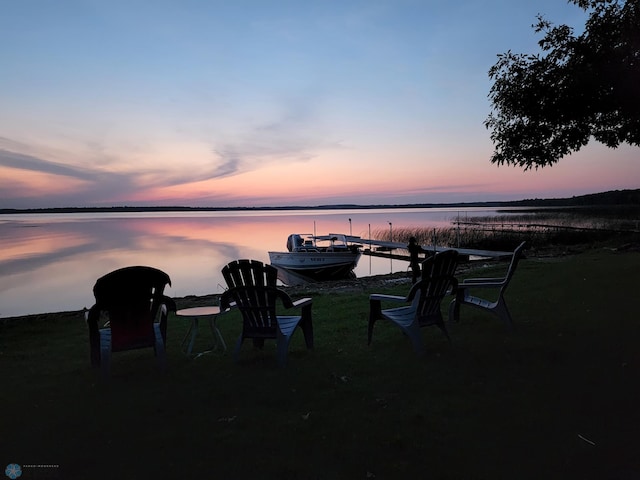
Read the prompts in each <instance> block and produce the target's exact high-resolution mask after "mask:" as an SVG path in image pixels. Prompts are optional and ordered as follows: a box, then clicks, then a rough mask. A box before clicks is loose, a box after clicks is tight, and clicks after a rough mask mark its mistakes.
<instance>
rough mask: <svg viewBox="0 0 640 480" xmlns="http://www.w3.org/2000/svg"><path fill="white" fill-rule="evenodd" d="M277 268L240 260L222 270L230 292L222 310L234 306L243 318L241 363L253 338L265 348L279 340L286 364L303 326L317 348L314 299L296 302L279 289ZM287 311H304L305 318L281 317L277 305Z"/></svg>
mask: <svg viewBox="0 0 640 480" xmlns="http://www.w3.org/2000/svg"><path fill="white" fill-rule="evenodd" d="M277 272H278V271H277V269H276V268H275V267H273V266H272V265H268V264H264V263H262V262H259V261H257V260H247V259H241V260H236V261H233V262H231V263H229V264H228V265H226V266H225V267H224V268H223V269H222V275H223V277H224V279H225V281H226V283H227V286H228V290H227V291H225V292H224V293H223V295H222V297H221V299H220V307H221V308H222V309H227V308H230V307H231V306H234V307H235V308H237V309H238V310H239V311H240V313H241V315H242V333H241V335H240V338H239V339H238V342H237V344H236V348H235V350H234V359H235V360H236V361H237V360H238V356H239V352H240V347H241V346H242V343H243V341H244V339H246V338H250V339H253V343H254V346H256V347H258V348H262V347H263V346H264V340H266V339H275V340H276V342H277V348H278V353H277V355H278V363H279V364H280V365H281V366H284V365H285V364H286V359H287V352H288V348H289V347H288V346H289V342H290V341H291V336H292V335H293V332H294V331H295V329H296V328H297V327H298V326H300V327H301V328H302V330H303V333H304V336H305V341H306V344H307V348H309V349H311V348H313V327H312V318H311V305H312V299H311V298H304V299H301V300H298V301H296V302H293V301H292V300H291V297H289V295H288V294H287V293H286V292H285V291H284V290H281V289H279V288H278V287H277V286H276V280H277ZM278 302H281V303H282V306H283V307H284V308H287V309H290V308H294V307H299V308H301V310H302V312H301V315H278V314H277V305H278Z"/></svg>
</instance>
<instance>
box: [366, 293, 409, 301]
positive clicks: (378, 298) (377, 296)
mask: <svg viewBox="0 0 640 480" xmlns="http://www.w3.org/2000/svg"><path fill="white" fill-rule="evenodd" d="M387 300H388V301H390V302H407V297H400V296H398V295H385V294H382V293H372V294H371V295H369V301H374V302H375V301H377V302H380V301H387Z"/></svg>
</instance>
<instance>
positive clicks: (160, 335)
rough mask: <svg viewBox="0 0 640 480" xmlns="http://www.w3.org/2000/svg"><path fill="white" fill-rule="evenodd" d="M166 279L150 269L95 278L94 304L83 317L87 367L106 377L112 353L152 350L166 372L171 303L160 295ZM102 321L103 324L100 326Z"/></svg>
mask: <svg viewBox="0 0 640 480" xmlns="http://www.w3.org/2000/svg"><path fill="white" fill-rule="evenodd" d="M166 285H171V279H170V278H169V276H168V275H167V274H166V273H164V272H163V271H161V270H158V269H155V268H152V267H141V266H135V267H125V268H121V269H119V270H115V271H113V272H111V273H108V274H107V275H105V276H103V277H101V278H99V279H98V280H97V281H96V284H95V286H94V287H93V294H94V296H95V299H96V303H95V304H94V305H93V306H92V307H91V309H90V310H89V311H88V312H87V313H86V320H87V325H88V327H89V344H90V348H91V365H92V366H93V367H100V369H101V371H102V374H103V375H105V376H107V375H109V372H110V367H111V354H112V352H121V351H125V350H133V349H138V348H147V347H153V349H154V352H155V355H156V357H157V359H158V365H159V367H160V369H161V370H163V371H164V370H166V364H167V359H166V351H165V345H166V339H167V314H168V312H169V311H174V312H175V310H176V305H175V302H174V301H173V300H172V299H171V298H169V297H167V296H165V295H164V288H165V286H166ZM105 319H106V323H104V324H103V325H102V326H100V323H101V322H102V321H104V320H105Z"/></svg>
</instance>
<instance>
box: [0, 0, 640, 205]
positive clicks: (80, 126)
mask: <svg viewBox="0 0 640 480" xmlns="http://www.w3.org/2000/svg"><path fill="white" fill-rule="evenodd" d="M538 13H540V14H543V15H545V17H546V18H547V19H549V20H551V21H552V22H554V23H566V24H569V25H572V26H575V27H576V28H577V29H578V30H579V29H580V28H581V27H582V26H583V25H584V20H585V14H584V12H583V11H582V10H580V9H579V8H578V7H576V6H575V5H573V4H569V3H567V2H566V1H565V0H538V1H535V2H533V1H531V0H484V1H479V0H474V1H459V2H451V1H449V0H336V1H334V0H295V1H288V0H280V1H276V0H234V1H216V0H179V1H178V0H171V1H169V0H153V1H152V0H126V1H125V0H75V1H71V0H57V1H52V0H16V1H6V0H5V1H3V2H2V11H1V14H0V65H1V71H2V74H1V75H0V87H1V88H0V207H2V208H34V207H64V206H113V205H185V206H211V207H229V206H231V207H232V206H282V205H322V204H337V203H353V204H361V205H366V204H405V203H444V202H468V201H484V200H514V199H523V198H551V197H565V196H574V195H582V194H587V193H596V192H601V191H607V190H617V189H625V188H638V187H640V181H639V180H640V161H639V160H640V149H638V148H637V147H635V148H634V147H629V146H624V147H621V148H619V149H617V150H610V149H607V148H606V147H603V146H601V145H599V144H596V143H592V144H590V145H589V146H588V147H587V148H584V149H583V150H582V151H580V152H578V153H577V154H574V155H571V156H569V157H566V158H564V159H562V160H561V161H560V163H558V164H557V165H556V166H554V167H552V168H545V169H542V170H537V171H536V170H531V171H527V172H524V171H523V170H522V169H519V168H515V167H506V166H502V167H498V166H495V165H493V164H491V163H490V161H489V158H490V155H491V153H492V144H491V140H490V138H489V135H490V132H489V131H488V130H486V128H485V127H484V125H483V121H484V120H485V119H486V117H487V115H488V113H489V108H490V105H489V100H488V97H487V95H488V93H489V89H490V80H489V78H488V76H487V71H488V70H489V68H490V67H491V66H492V65H493V64H494V63H495V62H496V59H497V57H496V56H497V54H499V53H503V52H506V51H507V50H512V51H514V52H522V53H533V52H536V51H537V41H538V40H539V39H540V36H539V35H536V34H535V32H534V31H533V29H532V28H531V25H532V24H533V23H535V21H536V15H537V14H538Z"/></svg>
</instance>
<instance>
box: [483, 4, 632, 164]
mask: <svg viewBox="0 0 640 480" xmlns="http://www.w3.org/2000/svg"><path fill="white" fill-rule="evenodd" d="M569 1H570V2H571V3H574V4H576V5H577V6H578V7H580V8H582V9H583V10H585V12H587V13H588V20H587V22H586V24H585V28H584V31H583V33H581V34H580V35H575V34H574V30H573V29H572V28H571V27H568V26H567V25H559V26H554V25H553V24H552V23H551V22H549V21H547V20H545V19H544V18H543V17H542V16H538V18H537V20H538V21H537V23H536V24H535V25H533V27H534V29H535V31H536V33H542V34H543V35H544V36H543V38H542V39H541V40H540V41H539V42H538V44H539V45H540V48H541V50H542V53H538V54H516V53H513V52H511V51H508V52H506V53H503V54H500V55H498V61H497V62H496V64H495V65H493V66H492V67H491V69H490V70H489V77H490V78H491V80H492V81H493V85H492V87H491V90H490V93H489V99H490V100H491V104H492V111H491V112H490V114H489V116H488V117H487V119H486V121H485V126H486V127H487V129H489V130H490V131H491V140H492V141H493V144H494V153H493V155H492V156H491V162H492V163H495V164H498V165H502V164H507V165H517V166H519V167H523V168H524V169H525V170H528V169H531V168H536V169H537V168H538V167H545V166H551V165H553V164H554V163H556V162H557V161H558V160H560V159H561V158H562V157H564V156H565V155H568V154H571V153H572V152H577V151H578V150H580V148H582V147H583V146H585V145H587V143H588V142H589V141H590V140H591V138H593V139H595V140H596V141H598V142H601V143H603V144H604V145H606V146H608V147H611V148H616V147H618V146H619V145H621V144H624V143H627V144H630V145H636V146H640V0H628V1H624V0H569Z"/></svg>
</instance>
